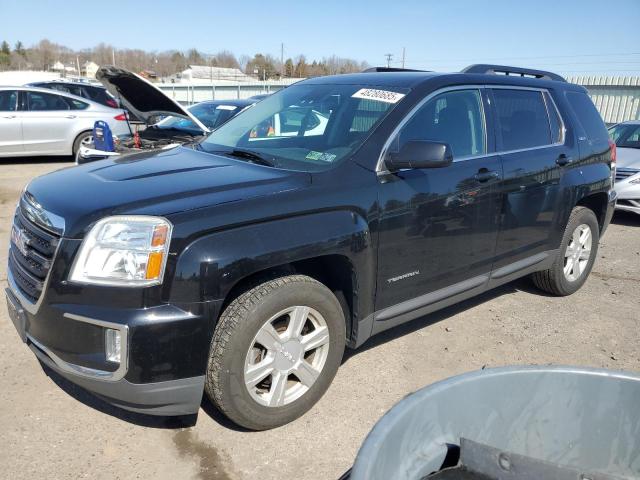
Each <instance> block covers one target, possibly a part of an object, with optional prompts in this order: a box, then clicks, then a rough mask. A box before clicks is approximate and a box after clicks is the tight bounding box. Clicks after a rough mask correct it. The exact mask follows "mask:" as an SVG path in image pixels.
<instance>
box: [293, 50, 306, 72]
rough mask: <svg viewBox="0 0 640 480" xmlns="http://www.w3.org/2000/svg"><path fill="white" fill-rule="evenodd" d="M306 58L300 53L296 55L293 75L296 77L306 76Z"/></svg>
mask: <svg viewBox="0 0 640 480" xmlns="http://www.w3.org/2000/svg"><path fill="white" fill-rule="evenodd" d="M307 68H308V65H307V59H306V58H304V55H300V56H299V57H298V62H297V63H296V68H295V70H294V73H295V76H296V77H297V78H304V77H306V76H307Z"/></svg>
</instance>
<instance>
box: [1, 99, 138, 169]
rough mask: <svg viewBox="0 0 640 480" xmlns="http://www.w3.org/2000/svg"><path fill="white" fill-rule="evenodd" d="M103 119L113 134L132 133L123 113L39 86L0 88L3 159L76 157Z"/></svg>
mask: <svg viewBox="0 0 640 480" xmlns="http://www.w3.org/2000/svg"><path fill="white" fill-rule="evenodd" d="M96 120H103V121H105V122H107V123H108V124H109V127H111V130H112V132H113V133H114V135H119V134H120V135H122V134H125V133H128V132H129V126H128V124H127V118H126V115H125V113H124V111H123V110H120V109H116V108H110V107H106V106H104V105H100V104H99V103H96V102H93V101H91V100H88V99H86V98H81V97H77V96H75V95H71V94H67V93H63V92H57V91H52V90H48V89H44V88H36V87H0V157H18V156H39V155H75V154H76V152H77V151H78V150H79V148H80V145H82V144H86V143H89V142H90V141H91V134H92V129H93V124H94V123H95V122H96Z"/></svg>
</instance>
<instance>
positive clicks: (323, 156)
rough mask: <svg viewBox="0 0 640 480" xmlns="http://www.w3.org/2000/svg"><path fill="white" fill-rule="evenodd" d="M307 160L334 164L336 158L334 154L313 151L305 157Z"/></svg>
mask: <svg viewBox="0 0 640 480" xmlns="http://www.w3.org/2000/svg"><path fill="white" fill-rule="evenodd" d="M305 158H306V159H307V160H320V161H321V162H333V160H334V159H335V158H336V156H335V155H334V154H333V153H322V152H316V151H315V150H311V151H310V152H309V153H308V154H307V156H306V157H305Z"/></svg>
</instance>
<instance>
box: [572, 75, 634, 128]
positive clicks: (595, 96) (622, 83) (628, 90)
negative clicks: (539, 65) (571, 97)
mask: <svg viewBox="0 0 640 480" xmlns="http://www.w3.org/2000/svg"><path fill="white" fill-rule="evenodd" d="M567 81H568V82H571V83H576V84H578V85H582V86H583V87H585V88H586V89H587V90H588V91H589V96H590V97H591V100H593V103H594V104H595V106H596V108H597V109H598V111H599V112H600V115H602V118H603V119H604V121H605V122H606V123H607V124H611V123H619V122H624V121H627V120H640V76H605V75H591V76H590V75H574V76H568V77H567Z"/></svg>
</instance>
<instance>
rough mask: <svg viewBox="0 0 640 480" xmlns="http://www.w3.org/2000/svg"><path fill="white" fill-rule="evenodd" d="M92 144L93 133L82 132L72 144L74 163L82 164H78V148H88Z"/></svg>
mask: <svg viewBox="0 0 640 480" xmlns="http://www.w3.org/2000/svg"><path fill="white" fill-rule="evenodd" d="M92 142H93V132H92V131H91V130H89V131H86V132H82V133H81V134H80V135H78V136H77V137H76V139H75V140H74V142H73V158H74V159H75V160H76V163H82V162H78V152H79V151H80V147H81V146H84V147H89V146H90V145H91V143H92Z"/></svg>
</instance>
